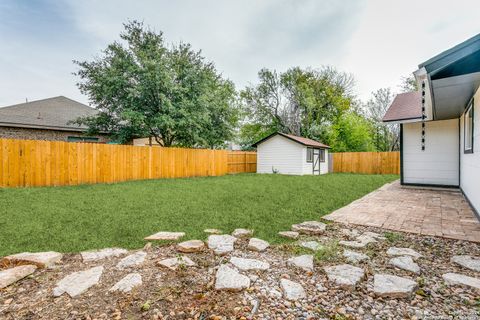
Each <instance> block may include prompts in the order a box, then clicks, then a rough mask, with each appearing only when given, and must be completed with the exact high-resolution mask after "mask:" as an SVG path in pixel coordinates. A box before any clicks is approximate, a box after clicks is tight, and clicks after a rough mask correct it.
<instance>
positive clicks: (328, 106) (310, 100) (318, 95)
mask: <svg viewBox="0 0 480 320" xmlns="http://www.w3.org/2000/svg"><path fill="white" fill-rule="evenodd" d="M258 77H259V83H258V84H257V85H252V86H249V87H247V88H245V90H243V91H242V92H241V101H242V106H243V110H244V115H245V123H244V125H243V126H242V129H241V131H240V138H241V141H242V143H243V145H245V146H248V145H249V144H251V143H252V142H254V141H255V140H258V139H259V138H261V137H262V136H265V135H267V134H268V133H270V132H275V131H280V132H284V133H292V134H295V135H302V136H306V137H310V138H314V139H319V140H322V141H324V142H326V143H328V142H329V141H328V139H329V135H328V129H329V128H330V127H331V126H332V124H334V123H335V122H336V121H337V120H338V118H339V117H340V116H341V115H342V114H343V113H344V112H345V111H346V110H348V109H349V108H350V106H351V104H352V99H353V96H352V94H351V91H352V88H353V77H352V76H351V75H349V74H347V73H343V72H339V71H337V70H336V69H334V68H332V67H323V68H321V69H301V68H298V67H296V68H291V69H289V70H287V71H286V72H284V73H278V72H276V71H272V70H268V69H262V70H260V72H259V73H258Z"/></svg>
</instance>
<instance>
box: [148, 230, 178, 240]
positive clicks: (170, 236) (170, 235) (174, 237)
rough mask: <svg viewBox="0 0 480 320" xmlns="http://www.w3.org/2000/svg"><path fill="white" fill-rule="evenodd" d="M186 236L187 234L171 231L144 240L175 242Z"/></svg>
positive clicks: (158, 233) (161, 232)
mask: <svg viewBox="0 0 480 320" xmlns="http://www.w3.org/2000/svg"><path fill="white" fill-rule="evenodd" d="M184 236H185V232H170V231H160V232H157V233H155V234H152V235H151V236H148V237H146V238H144V239H145V240H169V241H174V240H178V239H180V238H182V237H184Z"/></svg>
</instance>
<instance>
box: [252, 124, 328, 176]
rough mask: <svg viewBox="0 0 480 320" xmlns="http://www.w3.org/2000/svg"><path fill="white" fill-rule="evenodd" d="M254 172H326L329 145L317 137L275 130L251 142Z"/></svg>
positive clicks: (297, 173) (298, 173)
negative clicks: (254, 157)
mask: <svg viewBox="0 0 480 320" xmlns="http://www.w3.org/2000/svg"><path fill="white" fill-rule="evenodd" d="M254 146H255V147H257V173H281V174H294V175H304V174H313V175H316V174H325V173H328V149H329V148H330V147H329V146H327V145H325V144H323V143H320V142H318V141H315V140H312V139H308V138H304V137H298V136H294V135H291V134H285V133H280V132H276V133H273V134H271V135H269V136H267V137H265V138H263V139H262V140H260V141H258V142H257V143H255V144H254Z"/></svg>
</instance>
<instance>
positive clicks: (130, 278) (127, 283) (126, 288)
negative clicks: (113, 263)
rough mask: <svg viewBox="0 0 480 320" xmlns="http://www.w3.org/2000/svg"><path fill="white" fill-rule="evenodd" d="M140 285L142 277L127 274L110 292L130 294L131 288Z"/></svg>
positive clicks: (136, 274)
mask: <svg viewBox="0 0 480 320" xmlns="http://www.w3.org/2000/svg"><path fill="white" fill-rule="evenodd" d="M141 285H142V276H141V275H140V274H139V273H129V274H127V275H126V276H125V277H123V278H122V280H120V281H118V282H117V283H116V284H115V285H114V286H113V287H112V288H111V289H110V291H120V292H130V291H132V289H133V288H135V287H138V286H141Z"/></svg>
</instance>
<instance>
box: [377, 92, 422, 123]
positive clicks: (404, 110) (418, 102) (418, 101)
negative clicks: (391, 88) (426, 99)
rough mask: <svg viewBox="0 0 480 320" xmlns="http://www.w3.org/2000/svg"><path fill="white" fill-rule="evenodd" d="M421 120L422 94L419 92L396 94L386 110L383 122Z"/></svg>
mask: <svg viewBox="0 0 480 320" xmlns="http://www.w3.org/2000/svg"><path fill="white" fill-rule="evenodd" d="M421 118H422V94H421V93H420V92H419V91H416V92H406V93H400V94H397V96H396V97H395V99H393V101H392V104H391V105H390V107H389V108H388V110H387V112H386V113H385V116H383V121H384V122H390V121H402V120H415V119H421Z"/></svg>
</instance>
